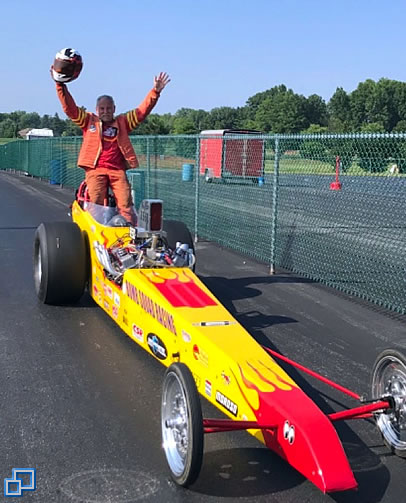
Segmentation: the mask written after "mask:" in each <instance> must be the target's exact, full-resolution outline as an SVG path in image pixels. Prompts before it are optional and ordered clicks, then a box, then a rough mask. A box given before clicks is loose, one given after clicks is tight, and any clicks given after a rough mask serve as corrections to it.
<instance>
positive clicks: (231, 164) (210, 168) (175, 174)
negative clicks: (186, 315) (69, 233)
mask: <svg viewBox="0 0 406 503" xmlns="http://www.w3.org/2000/svg"><path fill="white" fill-rule="evenodd" d="M81 141H82V139H81V138H80V137H70V138H52V139H49V138H47V139H34V140H29V141H26V140H20V141H15V142H11V143H8V144H5V145H0V169H1V170H15V171H21V172H24V173H25V174H27V175H30V176H34V177H40V178H42V179H44V180H47V181H49V182H50V183H52V184H58V185H63V186H66V187H72V189H75V188H77V187H78V185H79V184H80V182H81V181H82V180H83V177H84V174H83V171H82V170H81V169H79V168H77V166H76V160H77V157H78V153H79V149H80V145H81ZM132 141H133V144H134V147H135V150H136V152H137V156H138V159H139V162H140V168H139V169H138V170H137V171H135V172H129V173H128V177H129V179H130V181H131V183H132V187H133V196H134V198H135V200H136V205H138V204H139V203H140V200H141V199H142V198H144V197H146V198H159V199H162V200H163V201H164V212H165V216H166V218H170V219H179V220H183V221H184V222H185V223H186V224H187V225H188V226H189V228H190V229H191V231H192V232H193V233H194V234H195V235H196V236H197V237H198V238H199V239H200V240H204V239H207V240H211V241H215V242H217V243H219V244H221V245H223V246H226V247H229V248H232V249H234V250H236V251H238V252H240V253H243V254H247V255H250V256H251V257H253V258H255V259H258V260H260V261H263V262H265V263H268V264H269V266H270V269H271V270H272V271H274V270H275V269H277V268H279V269H285V270H289V271H293V272H295V273H297V274H299V275H302V276H304V277H306V278H309V279H311V280H315V281H320V282H323V283H325V284H327V285H330V286H333V287H335V288H338V289H340V290H342V291H344V292H346V293H349V294H352V295H356V296H359V297H362V298H364V299H367V300H369V301H372V302H374V303H377V304H379V305H381V306H384V307H387V308H389V309H392V310H394V311H397V312H400V313H403V314H404V313H405V312H406V288H405V287H406V274H405V273H406V271H405V264H406V250H405V237H406V235H405V222H406V205H405V202H406V201H405V194H406V134H401V133H399V134H353V135H344V134H343V135H260V134H253V133H248V132H245V133H243V132H227V131H224V132H222V133H221V134H219V132H208V133H207V134H202V135H193V136H134V137H132Z"/></svg>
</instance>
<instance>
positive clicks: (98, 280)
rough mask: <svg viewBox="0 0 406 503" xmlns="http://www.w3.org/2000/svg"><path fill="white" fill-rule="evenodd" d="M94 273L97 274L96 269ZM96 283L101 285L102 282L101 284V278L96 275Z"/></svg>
mask: <svg viewBox="0 0 406 503" xmlns="http://www.w3.org/2000/svg"><path fill="white" fill-rule="evenodd" d="M93 272H94V273H95V272H96V268H94V271H93ZM96 281H97V283H100V282H101V281H100V278H99V276H97V275H96Z"/></svg>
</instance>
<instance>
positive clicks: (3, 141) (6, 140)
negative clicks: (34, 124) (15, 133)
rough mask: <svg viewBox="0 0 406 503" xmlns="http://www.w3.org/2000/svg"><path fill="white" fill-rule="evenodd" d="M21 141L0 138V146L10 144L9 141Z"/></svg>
mask: <svg viewBox="0 0 406 503" xmlns="http://www.w3.org/2000/svg"><path fill="white" fill-rule="evenodd" d="M17 140H21V138H0V145H4V144H5V143H10V142H11V141H17Z"/></svg>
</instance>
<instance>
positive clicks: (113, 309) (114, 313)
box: [111, 306, 118, 319]
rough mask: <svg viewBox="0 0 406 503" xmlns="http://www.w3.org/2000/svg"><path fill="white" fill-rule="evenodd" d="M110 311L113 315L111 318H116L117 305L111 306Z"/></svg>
mask: <svg viewBox="0 0 406 503" xmlns="http://www.w3.org/2000/svg"><path fill="white" fill-rule="evenodd" d="M111 313H112V315H113V318H116V319H117V317H118V307H117V306H112V308H111Z"/></svg>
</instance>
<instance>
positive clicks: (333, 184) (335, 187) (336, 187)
mask: <svg viewBox="0 0 406 503" xmlns="http://www.w3.org/2000/svg"><path fill="white" fill-rule="evenodd" d="M339 174H340V156H339V155H338V156H336V179H335V182H331V183H330V190H341V182H340V180H339V179H338V177H339Z"/></svg>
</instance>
